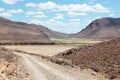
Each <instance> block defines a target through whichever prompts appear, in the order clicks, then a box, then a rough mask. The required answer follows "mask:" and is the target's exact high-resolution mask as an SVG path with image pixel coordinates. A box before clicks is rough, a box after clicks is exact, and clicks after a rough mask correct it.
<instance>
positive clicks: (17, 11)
mask: <svg viewBox="0 0 120 80" xmlns="http://www.w3.org/2000/svg"><path fill="white" fill-rule="evenodd" d="M7 12H8V13H11V14H15V13H23V12H24V11H23V10H22V9H17V10H14V9H12V10H8V11H7Z"/></svg>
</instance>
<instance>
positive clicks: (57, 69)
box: [15, 53, 108, 80]
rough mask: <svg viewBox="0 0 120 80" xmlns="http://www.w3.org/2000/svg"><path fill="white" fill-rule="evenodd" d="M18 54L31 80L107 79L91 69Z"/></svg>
mask: <svg viewBox="0 0 120 80" xmlns="http://www.w3.org/2000/svg"><path fill="white" fill-rule="evenodd" d="M15 54H18V55H20V56H21V57H22V58H23V59H22V60H23V62H24V64H25V65H26V67H27V68H28V70H29V72H30V75H31V80H108V79H105V78H104V77H102V76H101V75H99V74H97V73H95V72H93V71H91V70H79V69H73V68H71V67H68V66H61V65H58V64H54V63H51V62H49V61H45V60H42V59H40V58H38V57H35V56H31V55H29V54H23V53H15Z"/></svg>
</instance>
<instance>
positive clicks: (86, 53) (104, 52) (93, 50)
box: [55, 38, 120, 80]
mask: <svg viewBox="0 0 120 80" xmlns="http://www.w3.org/2000/svg"><path fill="white" fill-rule="evenodd" d="M55 57H57V58H63V59H68V60H71V61H72V63H73V64H74V65H77V66H79V67H81V68H91V69H93V70H94V71H96V72H99V73H101V74H103V75H105V76H106V77H108V78H111V79H113V78H117V77H118V78H119V79H118V80H120V38H118V39H113V40H110V41H108V42H102V43H98V44H94V45H86V46H80V47H77V48H73V49H70V50H67V51H65V52H63V53H60V54H58V55H56V56H55Z"/></svg>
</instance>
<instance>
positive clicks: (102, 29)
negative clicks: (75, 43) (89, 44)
mask: <svg viewBox="0 0 120 80" xmlns="http://www.w3.org/2000/svg"><path fill="white" fill-rule="evenodd" d="M72 36H73V37H78V38H87V39H113V38H116V37H119V36H120V18H101V19H96V20H94V21H92V22H91V23H90V24H89V25H88V26H87V27H86V28H85V29H83V30H82V31H80V32H79V33H77V34H74V35H72Z"/></svg>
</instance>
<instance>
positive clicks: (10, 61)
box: [0, 47, 30, 80]
mask: <svg viewBox="0 0 120 80" xmlns="http://www.w3.org/2000/svg"><path fill="white" fill-rule="evenodd" d="M0 80H30V79H29V74H28V71H27V70H26V69H25V67H24V65H22V63H21V61H20V57H19V56H17V55H15V54H13V53H12V51H11V50H8V49H6V48H1V47H0Z"/></svg>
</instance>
